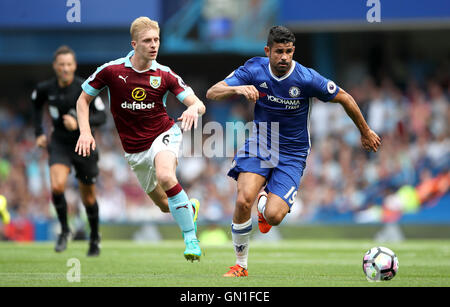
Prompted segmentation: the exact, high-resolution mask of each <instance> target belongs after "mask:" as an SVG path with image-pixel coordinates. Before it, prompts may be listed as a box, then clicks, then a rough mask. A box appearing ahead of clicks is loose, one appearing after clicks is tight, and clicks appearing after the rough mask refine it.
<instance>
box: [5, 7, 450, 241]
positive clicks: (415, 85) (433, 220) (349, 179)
mask: <svg viewBox="0 0 450 307" xmlns="http://www.w3.org/2000/svg"><path fill="white" fill-rule="evenodd" d="M142 15H144V16H148V17H150V18H152V19H155V20H157V21H158V22H159V23H160V26H161V28H162V32H161V42H162V45H161V49H160V53H159V57H158V62H160V63H162V64H164V65H168V66H170V67H171V68H172V69H173V70H174V71H175V72H176V73H178V74H180V75H181V76H182V77H183V79H184V81H185V82H186V83H188V84H189V85H190V86H191V87H192V88H193V89H194V91H195V92H196V94H197V96H199V97H200V98H201V99H203V101H204V102H205V104H206V106H207V114H206V115H205V116H204V117H203V125H205V124H206V123H208V122H209V121H215V122H219V123H220V124H221V125H223V126H224V127H225V124H226V123H227V122H232V123H239V122H242V123H244V124H245V123H247V122H249V121H251V120H252V118H253V115H252V110H253V109H252V105H251V104H249V103H247V102H245V101H243V100H239V99H237V100H230V101H224V102H212V101H208V100H207V99H206V98H205V94H206V90H207V89H208V88H209V87H210V86H212V85H213V84H214V83H215V82H217V81H220V80H223V79H224V78H225V77H226V76H227V75H228V74H229V73H230V72H231V71H233V70H234V69H235V68H237V67H238V66H240V65H242V64H243V63H244V62H245V61H246V60H247V59H249V58H250V57H252V56H262V55H263V48H264V46H265V40H266V37H267V34H268V29H269V28H270V27H271V26H272V25H275V24H282V25H286V26H288V27H289V28H290V29H292V30H293V31H294V32H295V34H296V38H297V42H296V51H295V56H294V59H295V60H297V61H298V62H300V63H301V64H303V65H305V66H308V67H312V68H314V69H316V70H317V71H319V72H320V73H321V74H323V75H324V76H326V77H328V78H330V79H333V80H334V81H335V82H336V83H337V84H339V85H340V86H341V87H342V88H344V89H346V90H347V91H348V92H349V93H350V94H351V95H352V96H353V97H354V98H355V100H356V101H357V102H358V104H359V106H360V108H361V110H362V112H363V114H364V116H365V118H366V120H367V121H368V123H369V125H370V126H371V128H372V129H373V130H375V131H376V132H377V133H378V134H380V135H381V137H382V142H383V143H382V147H381V149H380V151H379V152H378V153H375V154H374V153H367V152H364V151H363V150H362V148H361V146H360V142H359V133H358V130H357V129H356V128H355V127H354V125H353V123H352V121H351V120H350V119H349V118H348V117H347V115H346V114H345V112H344V110H343V108H342V107H341V106H340V105H335V104H326V103H323V102H321V101H315V102H314V106H313V109H312V114H311V119H312V122H311V131H312V132H311V138H312V144H313V146H312V150H311V154H310V156H309V157H308V161H307V168H306V171H305V173H304V176H303V178H302V182H301V185H300V190H299V193H298V196H297V199H296V202H295V205H294V206H293V208H292V212H291V213H290V214H289V215H288V216H287V218H286V220H285V221H284V222H283V224H282V226H281V227H280V229H279V230H280V231H279V233H278V234H279V235H280V236H282V237H289V236H292V235H298V236H309V237H311V236H312V237H315V236H318V235H321V234H323V235H327V236H333V235H342V236H347V237H362V236H366V237H369V236H370V237H372V236H373V235H377V236H379V238H387V239H389V238H391V239H392V238H399V239H401V238H403V237H404V235H405V236H406V237H450V194H449V186H450V173H449V166H450V129H449V125H448V123H449V120H450V108H449V98H450V2H449V1H445V0H427V1H407V0H395V1H386V0H380V1H374V0H368V1H366V0H334V1H325V0H315V1H308V0H265V1H264V0H169V1H162V0H129V1H127V2H123V1H122V2H114V1H107V0H90V1H86V0H67V1H66V0H40V1H32V0H22V1H20V2H17V1H13V0H2V1H1V2H0V70H1V74H0V88H1V91H0V194H2V195H4V196H5V197H6V199H7V201H8V208H9V209H10V212H11V214H12V222H11V224H10V225H8V226H5V225H3V226H0V237H3V238H7V239H10V240H48V239H52V238H53V236H54V234H55V232H56V229H55V223H54V220H55V213H54V211H53V207H52V205H51V202H50V201H51V194H50V191H49V169H48V162H47V161H48V155H47V153H46V152H45V151H43V150H40V149H37V148H36V147H35V143H34V142H35V139H34V131H33V128H32V125H31V100H30V95H31V92H32V89H33V87H34V86H35V84H36V83H37V82H39V81H42V80H45V79H48V78H50V77H52V76H53V71H52V67H51V61H52V55H53V52H54V51H55V50H56V49H57V47H59V46H60V45H63V44H66V45H69V46H70V47H72V48H73V49H74V50H75V52H76V54H77V61H78V70H77V74H78V75H79V76H81V77H83V78H87V77H88V76H89V75H90V74H91V73H92V72H93V71H94V70H95V68H96V67H97V66H99V65H101V64H103V63H105V62H107V61H110V60H113V59H116V58H119V57H123V56H125V55H126V54H127V52H128V51H129V50H131V46H130V38H129V25H130V23H131V21H132V20H133V19H134V18H136V17H139V16H142ZM104 98H105V99H107V98H106V97H104ZM183 108H184V106H183V105H182V104H180V103H179V102H178V101H177V100H176V99H175V97H173V96H169V99H168V103H167V110H168V113H169V114H170V115H171V116H172V117H175V118H176V117H178V116H179V115H180V114H181V112H182V111H183ZM199 129H202V127H200V128H199ZM201 131H202V130H201ZM48 132H49V131H48V130H47V133H48ZM208 136H209V135H208V133H204V134H203V139H204V141H207V139H208ZM191 137H192V135H190V134H185V135H184V138H185V142H190V140H191ZM96 140H97V145H98V148H99V152H100V162H99V165H100V169H101V173H100V176H99V180H98V183H97V191H98V201H99V206H100V217H101V222H102V229H103V230H102V232H103V233H104V235H105V236H106V237H107V238H108V237H111V238H132V237H134V238H136V239H139V238H141V239H160V238H170V237H171V236H173V232H171V231H167V229H170V228H171V227H173V223H172V217H171V216H170V215H167V214H163V213H161V212H160V211H159V209H158V208H157V207H156V206H154V205H152V203H151V200H150V199H149V198H148V197H147V196H146V195H145V194H144V192H143V191H142V190H141V188H140V187H139V185H138V182H137V179H136V177H135V176H134V174H133V173H132V172H131V170H130V169H129V167H128V165H127V164H126V162H125V159H124V158H123V150H122V147H121V145H120V142H119V140H118V137H117V133H116V131H115V128H114V124H113V121H112V118H111V116H110V114H108V122H107V124H105V125H104V126H103V127H102V128H101V129H98V131H97V134H96ZM223 146H225V148H229V149H230V150H231V151H235V150H236V148H237V146H238V144H236V143H229V142H228V143H227V142H226V140H225V139H224V144H223ZM230 147H231V148H230ZM230 165H231V158H229V157H228V158H227V157H225V158H224V157H206V156H204V155H203V156H201V157H181V159H180V163H179V167H178V178H179V180H180V182H181V184H182V185H183V187H184V188H185V189H186V190H187V192H188V194H189V196H190V197H197V198H198V199H200V201H201V203H202V212H201V215H200V217H199V219H200V220H199V224H200V225H201V227H200V230H204V231H206V230H210V229H211V227H213V226H214V225H218V226H221V227H223V228H225V229H226V228H228V227H229V226H228V225H229V223H230V221H231V217H232V213H233V209H234V201H235V197H236V184H235V182H234V181H233V180H231V179H230V178H228V177H227V176H226V173H227V171H228V168H229V167H230ZM66 198H67V202H68V204H69V213H70V217H71V223H72V225H73V227H74V228H75V229H78V232H79V237H83V229H84V228H85V219H86V218H85V213H84V210H83V207H82V205H81V202H80V197H79V193H78V187H77V182H76V180H75V179H74V178H73V177H71V178H70V180H69V184H68V187H67V190H66ZM336 225H338V226H339V227H337V228H336ZM361 225H369V226H367V227H359V226H361ZM383 225H387V227H384V228H383V227H382V226H383ZM398 225H400V228H399V227H398ZM299 229H300V230H299ZM336 229H339V230H338V231H336ZM380 229H382V231H380ZM411 229H413V230H411ZM276 235H277V233H275V234H274V236H276Z"/></svg>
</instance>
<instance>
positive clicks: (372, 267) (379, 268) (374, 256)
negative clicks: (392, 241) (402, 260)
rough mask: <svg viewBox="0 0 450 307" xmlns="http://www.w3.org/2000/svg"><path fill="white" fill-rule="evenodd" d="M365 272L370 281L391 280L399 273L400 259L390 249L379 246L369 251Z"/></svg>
mask: <svg viewBox="0 0 450 307" xmlns="http://www.w3.org/2000/svg"><path fill="white" fill-rule="evenodd" d="M362 267H363V271H364V274H366V277H367V280H368V281H381V280H391V279H392V278H394V276H395V274H397V271H398V259H397V256H396V255H395V253H394V252H393V251H391V250H390V249H389V248H386V247H383V246H379V247H374V248H371V249H369V250H368V251H367V253H366V254H365V255H364V258H363V265H362Z"/></svg>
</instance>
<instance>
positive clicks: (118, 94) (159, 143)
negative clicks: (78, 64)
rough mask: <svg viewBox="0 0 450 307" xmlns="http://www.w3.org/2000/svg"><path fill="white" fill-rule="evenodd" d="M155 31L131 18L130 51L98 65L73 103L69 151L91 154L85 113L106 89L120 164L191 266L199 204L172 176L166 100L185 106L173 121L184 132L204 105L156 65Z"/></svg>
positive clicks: (173, 134)
mask: <svg viewBox="0 0 450 307" xmlns="http://www.w3.org/2000/svg"><path fill="white" fill-rule="evenodd" d="M159 32H160V30H159V26H158V23H157V22H155V21H152V20H150V19H149V18H147V17H139V18H137V19H136V20H135V21H133V23H132V24H131V29H130V34H131V46H132V47H133V50H132V51H131V52H130V53H129V54H128V55H127V56H125V57H123V58H120V59H117V60H115V61H111V62H109V63H106V64H104V65H102V66H100V67H99V68H98V69H97V70H96V71H95V72H94V74H92V75H91V76H90V77H89V78H88V79H87V80H86V82H85V83H83V85H82V88H83V92H82V93H81V95H80V97H79V99H78V103H77V114H78V121H79V126H80V131H81V134H80V138H79V139H78V143H77V145H76V148H75V151H76V152H78V154H79V155H83V156H88V155H89V154H90V153H91V150H94V149H95V140H94V138H93V137H92V135H91V131H90V127H89V124H88V119H89V113H88V108H89V103H90V102H91V100H92V98H93V97H94V96H95V95H97V94H98V93H99V92H100V91H101V90H102V89H103V88H105V87H107V88H108V91H109V93H110V100H111V101H110V110H111V113H112V115H113V118H114V122H115V125H116V128H117V131H118V133H119V136H120V140H121V142H122V146H123V149H124V151H125V159H126V160H127V161H128V164H129V165H130V167H131V169H132V170H133V171H134V173H135V174H136V176H137V178H138V180H139V182H140V184H141V186H142V188H143V189H144V191H145V192H146V193H147V194H148V196H149V197H150V198H151V199H152V200H153V202H154V203H155V204H156V205H157V206H159V208H160V209H161V211H162V212H170V213H171V214H172V216H173V217H174V219H175V221H176V222H177V224H178V226H179V227H180V229H181V231H182V234H183V237H184V241H185V244H186V249H185V251H184V256H185V258H186V259H187V260H191V261H194V260H200V256H201V249H200V246H199V244H198V240H197V236H196V227H195V221H196V219H197V214H198V208H199V205H200V204H199V202H198V201H197V200H189V198H188V196H187V194H186V192H185V191H184V190H183V188H182V187H181V185H180V184H179V183H178V180H177V177H176V174H175V170H176V166H177V158H178V151H179V147H180V144H181V140H182V134H181V130H180V128H179V127H178V126H177V125H176V124H175V121H174V120H173V119H172V118H170V117H169V116H168V115H167V111H166V99H167V95H168V93H169V92H171V93H173V94H174V95H175V96H176V97H177V98H178V100H179V101H181V102H182V103H183V104H185V105H186V106H187V109H186V111H184V112H183V114H182V115H181V116H180V117H179V118H178V120H181V129H183V130H185V131H186V130H190V129H191V127H192V126H194V127H195V128H196V127H197V120H198V117H199V116H201V115H202V114H204V113H205V106H204V104H203V102H202V101H200V100H199V99H198V98H197V96H196V95H195V94H194V92H193V90H192V89H191V88H190V87H189V86H187V85H186V84H185V83H184V82H183V80H182V79H181V78H180V77H179V76H178V75H176V74H175V73H174V72H173V71H172V70H171V69H170V68H169V67H167V66H163V65H161V64H159V63H158V62H156V57H157V55H158V50H159V46H160V39H159Z"/></svg>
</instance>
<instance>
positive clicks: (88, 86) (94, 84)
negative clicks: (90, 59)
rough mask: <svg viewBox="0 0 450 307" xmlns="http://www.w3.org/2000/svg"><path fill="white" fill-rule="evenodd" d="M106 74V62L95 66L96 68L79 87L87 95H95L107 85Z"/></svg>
mask: <svg viewBox="0 0 450 307" xmlns="http://www.w3.org/2000/svg"><path fill="white" fill-rule="evenodd" d="M107 74H108V70H107V64H104V65H102V66H100V67H99V68H97V70H96V71H95V72H94V73H93V74H92V75H91V76H90V77H89V78H87V79H86V81H84V83H83V84H82V85H81V88H82V89H83V91H85V92H86V93H87V94H88V95H91V96H97V95H98V94H99V93H100V92H101V91H102V90H103V88H104V87H105V86H106V85H107V82H106V81H107Z"/></svg>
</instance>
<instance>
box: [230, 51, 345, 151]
mask: <svg viewBox="0 0 450 307" xmlns="http://www.w3.org/2000/svg"><path fill="white" fill-rule="evenodd" d="M224 81H225V82H226V83H227V84H228V85H229V86H239V85H253V86H254V87H256V89H257V90H258V91H259V99H258V100H257V101H256V105H255V110H254V120H253V122H254V129H253V131H254V134H255V131H256V132H257V128H256V129H255V126H259V125H260V123H267V133H268V136H269V138H270V136H273V134H272V133H273V131H271V127H273V126H272V124H271V123H278V130H279V133H278V142H279V151H280V153H281V154H284V155H293V156H300V157H306V156H307V155H308V153H309V150H310V147H311V141H310V128H309V127H310V124H309V121H310V113H311V107H312V98H313V97H316V98H318V99H319V100H322V101H324V102H327V101H330V100H332V99H333V98H334V97H336V95H337V93H338V92H339V87H338V86H337V85H336V84H335V83H334V82H333V81H331V80H329V79H327V78H324V77H323V76H321V75H320V74H319V73H317V72H316V71H315V70H314V69H311V68H307V67H305V66H303V65H301V64H299V63H298V62H296V61H294V60H293V61H292V66H291V69H290V70H289V71H288V72H287V73H286V74H285V75H284V76H282V77H280V78H279V77H277V76H275V75H274V74H273V73H272V71H271V68H270V65H269V58H267V57H254V58H252V59H250V60H248V61H247V62H246V63H245V64H244V66H241V67H239V68H238V69H236V70H235V71H234V72H232V73H231V74H230V76H228V77H227V78H226V79H225V80H224ZM323 124H324V125H325V124H326V123H323ZM274 133H276V132H274ZM252 137H255V136H252Z"/></svg>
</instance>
